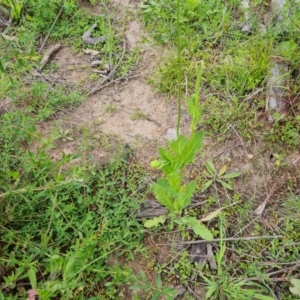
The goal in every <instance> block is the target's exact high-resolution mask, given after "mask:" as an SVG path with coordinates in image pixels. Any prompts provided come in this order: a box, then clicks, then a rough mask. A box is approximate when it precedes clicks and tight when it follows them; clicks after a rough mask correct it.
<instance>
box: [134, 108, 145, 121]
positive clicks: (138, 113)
mask: <svg viewBox="0 0 300 300" xmlns="http://www.w3.org/2000/svg"><path fill="white" fill-rule="evenodd" d="M146 119H147V117H146V116H145V114H144V113H143V112H142V111H141V110H140V109H139V108H137V109H135V110H134V112H133V115H132V117H131V120H132V121H136V120H146Z"/></svg>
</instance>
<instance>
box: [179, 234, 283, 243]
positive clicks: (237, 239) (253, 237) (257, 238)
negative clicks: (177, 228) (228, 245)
mask: <svg viewBox="0 0 300 300" xmlns="http://www.w3.org/2000/svg"><path fill="white" fill-rule="evenodd" d="M281 238H283V236H282V235H271V236H270V235H265V236H247V237H241V238H224V239H213V240H211V241H206V240H198V241H189V242H182V243H181V244H183V245H192V244H202V243H207V242H221V241H224V242H226V241H227V242H229V241H251V240H260V239H281Z"/></svg>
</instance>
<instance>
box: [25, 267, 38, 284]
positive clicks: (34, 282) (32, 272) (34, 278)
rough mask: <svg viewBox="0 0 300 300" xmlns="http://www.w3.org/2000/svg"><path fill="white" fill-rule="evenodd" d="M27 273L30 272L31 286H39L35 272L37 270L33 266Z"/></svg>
mask: <svg viewBox="0 0 300 300" xmlns="http://www.w3.org/2000/svg"><path fill="white" fill-rule="evenodd" d="M27 274H28V278H29V281H30V284H31V287H32V288H33V289H36V288H37V284H36V274H35V271H34V270H33V269H32V268H30V269H29V270H28V272H27Z"/></svg>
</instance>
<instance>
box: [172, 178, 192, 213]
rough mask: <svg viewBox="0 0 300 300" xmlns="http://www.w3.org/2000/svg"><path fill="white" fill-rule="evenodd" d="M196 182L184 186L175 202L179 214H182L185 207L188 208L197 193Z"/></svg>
mask: <svg viewBox="0 0 300 300" xmlns="http://www.w3.org/2000/svg"><path fill="white" fill-rule="evenodd" d="M195 188H196V182H195V181H191V182H189V183H188V185H183V186H182V187H181V188H180V193H179V194H178V198H177V199H176V201H175V205H174V206H175V208H176V210H177V211H178V212H181V211H182V210H183V209H184V208H185V207H187V206H188V205H189V204H190V202H191V198H192V196H193V194H194V192H195Z"/></svg>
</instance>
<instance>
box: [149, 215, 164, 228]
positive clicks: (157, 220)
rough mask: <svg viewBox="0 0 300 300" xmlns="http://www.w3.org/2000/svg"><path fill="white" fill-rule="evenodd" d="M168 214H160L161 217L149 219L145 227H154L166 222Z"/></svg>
mask: <svg viewBox="0 0 300 300" xmlns="http://www.w3.org/2000/svg"><path fill="white" fill-rule="evenodd" d="M166 219H167V216H164V215H162V216H159V217H154V218H153V219H150V220H147V221H146V222H145V223H144V227H146V228H152V227H157V226H158V225H159V224H164V222H165V221H166Z"/></svg>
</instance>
